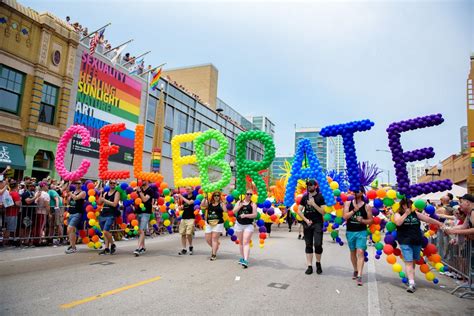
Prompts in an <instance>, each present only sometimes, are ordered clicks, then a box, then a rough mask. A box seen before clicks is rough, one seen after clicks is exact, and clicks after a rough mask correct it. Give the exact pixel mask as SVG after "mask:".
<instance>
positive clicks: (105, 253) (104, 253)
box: [99, 248, 110, 255]
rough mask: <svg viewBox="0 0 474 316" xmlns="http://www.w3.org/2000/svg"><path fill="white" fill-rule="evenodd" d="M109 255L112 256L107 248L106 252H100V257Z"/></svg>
mask: <svg viewBox="0 0 474 316" xmlns="http://www.w3.org/2000/svg"><path fill="white" fill-rule="evenodd" d="M109 254H110V250H109V248H105V249H104V250H102V251H101V252H99V255H109Z"/></svg>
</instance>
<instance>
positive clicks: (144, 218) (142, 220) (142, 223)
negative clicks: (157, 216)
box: [138, 213, 151, 230]
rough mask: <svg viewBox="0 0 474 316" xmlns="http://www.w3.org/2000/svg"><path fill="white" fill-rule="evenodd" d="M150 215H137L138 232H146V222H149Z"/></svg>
mask: <svg viewBox="0 0 474 316" xmlns="http://www.w3.org/2000/svg"><path fill="white" fill-rule="evenodd" d="M150 216H151V214H146V213H141V214H138V227H139V228H140V230H146V229H147V228H148V222H149V221H150Z"/></svg>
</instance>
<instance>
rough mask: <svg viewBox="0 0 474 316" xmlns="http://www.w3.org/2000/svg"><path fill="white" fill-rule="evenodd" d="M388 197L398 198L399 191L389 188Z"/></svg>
mask: <svg viewBox="0 0 474 316" xmlns="http://www.w3.org/2000/svg"><path fill="white" fill-rule="evenodd" d="M387 197H388V198H390V199H392V200H393V199H396V198H397V191H395V190H388V191H387Z"/></svg>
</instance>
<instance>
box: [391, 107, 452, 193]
mask: <svg viewBox="0 0 474 316" xmlns="http://www.w3.org/2000/svg"><path fill="white" fill-rule="evenodd" d="M443 122H444V118H443V116H442V115H441V114H432V115H428V116H422V117H417V118H414V119H411V120H406V121H401V122H395V123H392V124H390V125H389V126H388V128H387V133H388V140H389V141H388V146H389V147H390V150H391V152H392V160H393V162H394V163H395V173H396V175H397V183H398V191H399V192H400V193H402V194H405V195H406V196H407V197H412V196H417V195H420V194H427V193H431V192H438V191H445V190H450V189H451V187H452V182H451V180H449V179H446V180H438V181H433V182H428V183H419V184H413V185H410V179H409V178H408V171H407V162H413V161H420V160H423V159H429V158H433V157H434V155H435V153H434V150H433V148H432V147H428V148H422V149H417V150H413V151H407V152H404V151H403V148H402V144H401V142H400V138H401V136H400V134H401V133H403V132H407V131H412V130H416V129H418V128H425V127H430V126H436V125H440V124H441V123H443Z"/></svg>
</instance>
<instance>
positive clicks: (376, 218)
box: [374, 217, 381, 225]
mask: <svg viewBox="0 0 474 316" xmlns="http://www.w3.org/2000/svg"><path fill="white" fill-rule="evenodd" d="M380 221H381V219H380V217H374V224H375V225H379V224H380Z"/></svg>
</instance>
